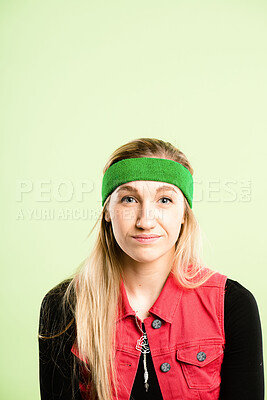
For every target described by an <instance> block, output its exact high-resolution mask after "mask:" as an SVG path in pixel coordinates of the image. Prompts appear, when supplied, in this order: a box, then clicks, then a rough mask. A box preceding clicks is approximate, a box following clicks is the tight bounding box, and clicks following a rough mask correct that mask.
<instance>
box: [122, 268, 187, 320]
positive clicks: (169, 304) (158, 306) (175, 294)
mask: <svg viewBox="0 0 267 400" xmlns="http://www.w3.org/2000/svg"><path fill="white" fill-rule="evenodd" d="M120 288H121V300H122V302H121V304H120V306H119V314H118V317H117V321H119V320H121V319H124V318H126V317H127V316H129V315H133V316H134V315H135V311H134V310H133V309H132V307H131V305H130V303H129V300H128V297H127V293H126V290H125V286H124V283H123V280H122V279H121V285H120ZM182 293H183V288H182V286H181V285H180V284H179V282H178V281H177V279H176V277H175V276H174V274H173V272H172V271H171V272H170V273H169V275H168V278H167V280H166V282H165V284H164V286H163V288H162V290H161V292H160V294H159V296H158V298H157V300H156V301H155V303H154V304H153V305H152V307H151V308H150V309H149V310H148V311H149V313H151V314H155V315H156V316H157V317H159V318H160V319H162V320H164V321H166V322H169V323H172V321H173V318H174V313H175V310H176V308H177V307H178V305H179V302H180V300H181V296H182Z"/></svg>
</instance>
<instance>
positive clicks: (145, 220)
mask: <svg viewBox="0 0 267 400" xmlns="http://www.w3.org/2000/svg"><path fill="white" fill-rule="evenodd" d="M155 214H156V210H155V209H154V207H153V206H150V205H149V204H144V205H142V206H141V207H140V208H139V210H138V213H137V218H136V225H137V226H138V228H144V229H147V228H149V229H150V228H151V227H153V226H154V225H155V223H156V215H155Z"/></svg>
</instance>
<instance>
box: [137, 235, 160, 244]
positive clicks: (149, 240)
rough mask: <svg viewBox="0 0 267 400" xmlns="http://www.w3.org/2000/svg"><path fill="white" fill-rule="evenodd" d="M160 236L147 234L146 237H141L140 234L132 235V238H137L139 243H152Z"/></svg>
mask: <svg viewBox="0 0 267 400" xmlns="http://www.w3.org/2000/svg"><path fill="white" fill-rule="evenodd" d="M159 238H160V236H147V237H141V236H133V239H135V240H137V241H138V242H140V243H153V242H156V241H157V240H158V239H159Z"/></svg>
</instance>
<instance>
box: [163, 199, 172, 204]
mask: <svg viewBox="0 0 267 400" xmlns="http://www.w3.org/2000/svg"><path fill="white" fill-rule="evenodd" d="M162 199H166V200H169V201H170V202H171V203H172V201H171V199H169V198H168V197H162V198H161V200H162ZM163 204H168V203H163Z"/></svg>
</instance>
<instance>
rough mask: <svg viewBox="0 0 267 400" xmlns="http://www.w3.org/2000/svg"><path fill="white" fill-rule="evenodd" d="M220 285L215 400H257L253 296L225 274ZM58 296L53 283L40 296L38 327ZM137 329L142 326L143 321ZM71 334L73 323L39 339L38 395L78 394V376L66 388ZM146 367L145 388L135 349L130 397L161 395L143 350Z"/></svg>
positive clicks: (52, 316) (259, 377)
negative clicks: (220, 346)
mask: <svg viewBox="0 0 267 400" xmlns="http://www.w3.org/2000/svg"><path fill="white" fill-rule="evenodd" d="M65 282H66V283H67V281H65ZM57 288H58V287H57ZM61 289H64V284H63V285H61ZM225 289H226V291H225V302H224V329H225V341H226V343H225V350H224V358H223V363H222V368H221V389H220V400H239V399H240V400H263V399H264V369H263V351H262V330H261V322H260V316H259V310H258V306H257V303H256V300H255V298H254V296H253V295H252V293H251V292H250V291H249V290H248V289H246V288H245V287H243V286H242V285H241V284H240V283H238V282H236V281H234V280H232V279H229V278H228V279H227V281H226V286H225ZM61 292H62V290H61ZM59 296H61V294H60V290H58V289H57V290H53V289H52V290H51V291H49V292H48V293H47V295H46V296H45V298H44V300H43V303H42V307H41V311H40V325H39V331H41V332H42V331H43V327H44V326H45V324H46V323H47V322H48V320H47V318H48V316H47V310H49V321H50V326H51V327H52V325H55V321H57V320H58V319H59V318H60V315H59V314H60V308H59V306H58V305H59V304H60V297H59ZM44 310H46V311H45V312H44ZM142 329H143V331H145V326H144V324H143V323H142ZM74 339H75V324H72V325H71V326H70V327H69V329H67V331H66V332H65V333H63V334H62V335H60V336H58V337H56V338H54V339H51V340H42V339H39V376H40V392H41V400H59V399H60V400H73V399H75V400H82V397H81V394H80V390H79V383H78V379H74V382H73V388H74V395H73V394H72V380H73V378H72V369H73V365H74V357H75V356H74V355H73V354H72V353H71V347H72V345H73V342H74ZM147 369H148V373H149V390H148V392H146V391H145V387H144V369H143V354H141V357H140V361H139V365H138V370H137V373H136V377H135V381H134V384H133V387H132V392H131V397H130V400H142V399H146V400H162V399H163V397H162V394H161V391H160V387H159V384H158V380H157V376H156V372H155V369H154V366H153V360H152V357H151V353H147Z"/></svg>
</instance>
